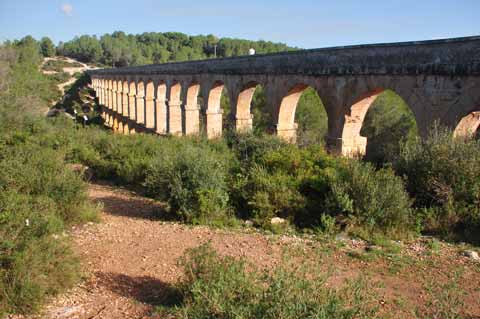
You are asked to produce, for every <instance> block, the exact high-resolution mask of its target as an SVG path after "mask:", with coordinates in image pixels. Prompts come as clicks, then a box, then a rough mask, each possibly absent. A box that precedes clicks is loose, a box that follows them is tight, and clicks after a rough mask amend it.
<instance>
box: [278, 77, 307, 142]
mask: <svg viewBox="0 0 480 319" xmlns="http://www.w3.org/2000/svg"><path fill="white" fill-rule="evenodd" d="M307 88H308V85H307V84H296V85H295V86H293V88H291V89H290V90H289V91H288V93H287V94H286V95H285V96H284V97H283V98H282V100H281V102H280V107H279V109H278V116H277V124H276V133H277V135H278V136H279V137H281V138H283V139H285V140H287V141H290V142H295V141H296V138H297V123H295V113H296V110H297V106H298V101H299V100H300V97H301V96H302V94H303V92H304V91H305V90H306V89H307Z"/></svg>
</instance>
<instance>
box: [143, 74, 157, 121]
mask: <svg viewBox="0 0 480 319" xmlns="http://www.w3.org/2000/svg"><path fill="white" fill-rule="evenodd" d="M145 126H146V127H147V128H149V129H154V128H155V85H154V83H153V81H152V79H148V80H147V81H146V85H145Z"/></svg>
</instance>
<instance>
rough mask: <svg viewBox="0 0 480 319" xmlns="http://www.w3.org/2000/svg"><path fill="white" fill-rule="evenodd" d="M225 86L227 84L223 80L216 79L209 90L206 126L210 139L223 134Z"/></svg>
mask: <svg viewBox="0 0 480 319" xmlns="http://www.w3.org/2000/svg"><path fill="white" fill-rule="evenodd" d="M224 87H225V84H224V83H223V82H222V81H216V82H215V83H214V84H213V85H212V87H211V88H210V90H209V92H208V101H207V110H206V127H205V128H206V132H207V138H209V139H211V138H217V137H220V136H222V127H223V126H222V125H223V121H222V114H223V112H222V109H221V106H220V102H221V98H222V92H223V88H224Z"/></svg>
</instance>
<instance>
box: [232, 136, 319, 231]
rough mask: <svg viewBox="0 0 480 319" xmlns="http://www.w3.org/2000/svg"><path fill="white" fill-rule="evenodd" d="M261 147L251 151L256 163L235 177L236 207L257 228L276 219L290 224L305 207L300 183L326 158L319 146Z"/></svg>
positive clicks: (282, 145) (313, 172) (283, 145)
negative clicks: (252, 219)
mask: <svg viewBox="0 0 480 319" xmlns="http://www.w3.org/2000/svg"><path fill="white" fill-rule="evenodd" d="M256 144H257V143H256ZM247 145H248V144H247ZM257 145H258V144H257ZM262 146H263V145H262ZM248 148H249V147H246V149H248ZM262 148H263V149H266V150H265V151H261V152H256V151H254V152H253V154H255V156H254V158H255V161H254V162H253V163H252V164H251V165H250V166H246V167H245V168H244V169H243V170H242V172H241V173H239V174H238V175H237V179H236V182H235V184H234V191H233V193H235V194H236V195H237V197H236V206H237V207H238V208H240V209H242V210H243V211H245V212H246V216H245V217H250V218H252V217H253V218H254V219H255V220H256V222H257V223H258V224H260V225H264V226H266V225H268V224H269V223H270V219H271V218H272V217H275V216H279V217H283V218H288V219H290V221H293V220H295V218H296V215H297V214H298V212H299V211H301V210H303V209H304V208H305V201H306V199H305V197H304V195H303V194H302V193H301V188H302V184H303V183H304V181H305V180H306V179H307V178H308V177H310V176H312V175H313V174H315V172H316V171H317V170H318V169H319V166H318V164H319V163H322V162H323V160H324V159H325V158H326V157H327V155H326V154H325V152H324V151H323V150H322V149H321V148H320V147H310V148H306V149H300V148H298V147H297V146H295V145H285V144H281V145H279V146H275V147H262Z"/></svg>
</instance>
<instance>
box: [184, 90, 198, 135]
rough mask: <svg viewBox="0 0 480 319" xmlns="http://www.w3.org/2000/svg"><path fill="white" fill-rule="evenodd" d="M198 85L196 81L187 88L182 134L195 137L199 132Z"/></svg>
mask: <svg viewBox="0 0 480 319" xmlns="http://www.w3.org/2000/svg"><path fill="white" fill-rule="evenodd" d="M199 93H200V84H199V83H198V82H196V81H193V82H191V83H190V84H189V85H188V86H187V92H186V98H185V106H184V119H185V123H184V130H183V131H184V134H185V135H197V134H199V132H200V107H199V105H198V94H199Z"/></svg>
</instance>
